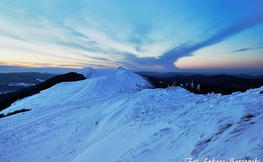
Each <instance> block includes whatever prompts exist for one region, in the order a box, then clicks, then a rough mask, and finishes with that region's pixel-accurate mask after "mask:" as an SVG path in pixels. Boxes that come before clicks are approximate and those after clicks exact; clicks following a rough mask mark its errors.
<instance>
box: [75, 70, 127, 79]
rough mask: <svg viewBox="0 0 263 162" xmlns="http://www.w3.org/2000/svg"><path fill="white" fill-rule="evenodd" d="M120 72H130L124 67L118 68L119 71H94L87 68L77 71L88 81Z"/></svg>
mask: <svg viewBox="0 0 263 162" xmlns="http://www.w3.org/2000/svg"><path fill="white" fill-rule="evenodd" d="M120 71H128V70H126V69H125V68H123V67H118V68H117V69H93V68H91V67H86V68H83V69H81V70H78V71H76V73H78V74H82V75H83V76H84V77H86V78H87V79H88V78H96V77H102V76H108V75H112V74H115V73H117V72H120Z"/></svg>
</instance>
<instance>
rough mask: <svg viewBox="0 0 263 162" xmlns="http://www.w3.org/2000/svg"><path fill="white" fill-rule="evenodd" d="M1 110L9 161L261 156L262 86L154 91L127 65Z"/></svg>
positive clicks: (2, 151)
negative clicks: (233, 90)
mask: <svg viewBox="0 0 263 162" xmlns="http://www.w3.org/2000/svg"><path fill="white" fill-rule="evenodd" d="M78 73H80V74H82V75H83V76H85V77H86V78H87V79H85V80H81V81H73V82H62V83H59V84H56V85H55V86H52V87H51V88H48V89H46V90H43V91H41V92H40V93H38V94H35V95H33V96H29V97H26V98H24V99H21V100H19V101H16V102H15V103H13V104H12V105H11V106H10V107H9V108H7V109H5V110H3V111H1V112H0V113H4V114H7V113H9V112H13V111H16V110H21V109H31V111H27V112H23V113H19V114H15V115H12V116H8V117H5V118H0V121H1V125H0V129H1V132H0V144H1V147H0V156H1V159H5V161H27V162H28V161H40V162H41V161H56V162H58V161H61V162H64V161H74V162H81V161H83V162H86V161H92V162H93V161H96V162H105V161H107V162H115V161H122V162H125V161H127V162H128V161H129V162H130V161H135V162H144V161H151V162H160V161H162V162H166V161H175V162H183V161H185V159H186V158H193V160H196V159H199V161H204V160H205V158H208V160H212V159H213V158H215V159H216V160H225V161H228V159H229V158H233V159H235V160H241V159H243V160H245V159H251V160H255V159H256V158H257V159H263V154H262V151H263V139H262V136H263V132H262V131H261V128H262V126H263V123H262V119H263V102H262V101H263V94H260V92H262V91H263V86H262V87H260V88H257V89H249V90H247V91H246V92H245V93H241V92H236V93H233V94H231V95H221V94H214V93H211V94H205V95H203V94H199V95H197V94H193V93H190V92H188V91H187V90H185V89H183V88H181V87H178V86H176V87H170V88H169V89H158V88H157V89H152V88H151V85H150V84H149V83H148V82H147V81H146V80H145V79H144V78H143V77H141V76H139V75H137V74H135V73H133V72H130V71H128V70H125V69H123V68H119V69H113V70H108V71H107V70H105V71H103V70H95V69H91V68H86V69H83V70H82V71H79V72H78Z"/></svg>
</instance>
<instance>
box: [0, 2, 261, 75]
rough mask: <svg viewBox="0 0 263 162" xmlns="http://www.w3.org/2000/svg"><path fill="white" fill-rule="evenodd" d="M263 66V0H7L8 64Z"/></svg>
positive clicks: (3, 60) (2, 42)
mask: <svg viewBox="0 0 263 162" xmlns="http://www.w3.org/2000/svg"><path fill="white" fill-rule="evenodd" d="M119 66H123V67H125V68H127V69H130V70H133V71H149V70H150V71H174V72H176V71H180V69H181V70H187V69H197V70H198V69H240V70H242V69H249V70H261V71H263V1H262V0H74V1H69V0H68V1H65V0H45V1H37V0H13V1H10V0H1V2H0V72H1V71H2V72H6V71H12V70H14V69H17V70H19V68H20V69H23V67H24V69H31V68H29V67H33V68H42V69H43V68H44V69H46V70H47V71H46V72H52V69H53V70H54V68H57V67H59V68H66V69H68V68H83V67H93V68H95V69H98V68H100V69H101V68H111V69H112V68H117V67H119Z"/></svg>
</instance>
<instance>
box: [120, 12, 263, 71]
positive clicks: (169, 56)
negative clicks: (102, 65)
mask: <svg viewBox="0 0 263 162" xmlns="http://www.w3.org/2000/svg"><path fill="white" fill-rule="evenodd" d="M262 22H263V15H259V16H255V17H253V18H251V19H248V20H246V21H242V22H240V23H238V24H233V25H231V26H229V27H226V28H224V29H221V30H219V31H218V32H216V33H215V34H213V35H210V36H208V37H207V38H206V39H203V40H201V41H198V42H188V43H185V44H183V45H181V46H178V47H175V48H173V49H172V50H170V51H167V52H165V53H164V54H163V55H162V56H160V57H158V58H155V57H144V58H139V57H137V56H135V55H133V54H125V57H126V59H125V60H129V61H127V62H125V61H124V62H121V63H123V64H126V65H127V66H128V67H129V68H136V67H146V68H150V67H151V66H158V67H161V68H162V69H165V70H176V69H178V68H176V67H175V65H174V62H175V61H177V60H178V59H179V58H181V57H187V56H191V55H192V53H193V52H195V51H197V50H199V49H201V48H204V47H207V46H211V45H213V44H216V43H219V42H221V41H224V40H226V39H227V38H229V37H231V36H233V35H235V34H237V33H239V32H241V31H243V30H246V29H248V28H251V27H253V26H256V25H259V24H261V23H262ZM205 34H206V33H205ZM205 34H204V35H205ZM258 48H263V46H260V47H256V48H245V49H240V50H237V51H236V52H238V51H246V50H252V49H258ZM134 65H135V66H134Z"/></svg>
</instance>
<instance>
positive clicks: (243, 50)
mask: <svg viewBox="0 0 263 162" xmlns="http://www.w3.org/2000/svg"><path fill="white" fill-rule="evenodd" d="M260 48H263V46H258V47H248V48H241V49H238V50H234V51H232V52H245V51H251V50H255V49H260Z"/></svg>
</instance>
